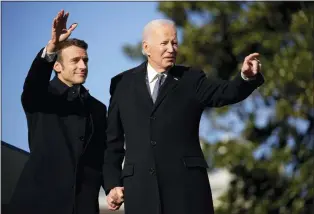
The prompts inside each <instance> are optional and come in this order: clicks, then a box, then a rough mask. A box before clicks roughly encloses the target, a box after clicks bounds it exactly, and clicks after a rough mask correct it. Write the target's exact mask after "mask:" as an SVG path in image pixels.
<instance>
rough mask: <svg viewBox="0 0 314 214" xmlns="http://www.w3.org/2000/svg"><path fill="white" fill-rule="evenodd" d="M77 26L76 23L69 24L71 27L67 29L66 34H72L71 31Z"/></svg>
mask: <svg viewBox="0 0 314 214" xmlns="http://www.w3.org/2000/svg"><path fill="white" fill-rule="evenodd" d="M77 25H78V24H77V23H73V24H71V26H70V27H69V29H68V32H70V33H72V31H73V30H74V29H75V28H76V27H77Z"/></svg>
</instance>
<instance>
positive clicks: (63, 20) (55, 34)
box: [51, 10, 77, 44]
mask: <svg viewBox="0 0 314 214" xmlns="http://www.w3.org/2000/svg"><path fill="white" fill-rule="evenodd" d="M68 17H69V13H68V12H67V13H64V10H61V11H60V12H59V13H58V15H57V16H56V17H55V18H54V19H53V24H52V32H51V42H52V43H53V44H57V43H59V42H62V41H64V40H66V39H67V38H68V37H69V36H70V35H71V33H72V31H73V30H74V29H75V28H76V26H77V24H72V25H71V26H70V27H69V29H67V27H66V24H67V20H68Z"/></svg>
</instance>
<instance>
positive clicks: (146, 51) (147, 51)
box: [142, 41, 150, 56]
mask: <svg viewBox="0 0 314 214" xmlns="http://www.w3.org/2000/svg"><path fill="white" fill-rule="evenodd" d="M142 47H143V50H144V52H145V53H146V55H147V56H150V48H149V45H148V43H147V42H146V41H143V43H142Z"/></svg>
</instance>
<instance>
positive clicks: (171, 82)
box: [152, 66, 179, 114]
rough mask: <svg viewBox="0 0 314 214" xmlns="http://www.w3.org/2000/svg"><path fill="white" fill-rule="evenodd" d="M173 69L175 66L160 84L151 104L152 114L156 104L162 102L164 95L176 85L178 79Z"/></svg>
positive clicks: (156, 106) (174, 68)
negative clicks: (152, 104)
mask: <svg viewBox="0 0 314 214" xmlns="http://www.w3.org/2000/svg"><path fill="white" fill-rule="evenodd" d="M175 70H176V67H175V66H174V67H173V68H171V69H170V70H169V72H168V75H167V78H166V80H165V82H164V84H163V85H162V86H161V88H160V91H159V94H158V96H157V99H156V102H155V104H154V106H153V109H152V114H153V113H154V112H155V111H156V110H157V108H158V106H159V105H160V104H161V103H162V101H163V100H164V99H165V97H166V96H167V95H168V94H169V93H170V92H171V91H173V90H174V89H175V88H176V87H177V85H178V82H179V80H178V78H177V77H176V76H175Z"/></svg>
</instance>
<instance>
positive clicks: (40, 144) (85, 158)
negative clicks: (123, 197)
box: [10, 51, 107, 214]
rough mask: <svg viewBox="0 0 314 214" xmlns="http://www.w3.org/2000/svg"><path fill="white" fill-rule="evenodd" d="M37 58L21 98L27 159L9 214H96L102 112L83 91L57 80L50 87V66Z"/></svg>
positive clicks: (102, 147)
mask: <svg viewBox="0 0 314 214" xmlns="http://www.w3.org/2000/svg"><path fill="white" fill-rule="evenodd" d="M41 54H42V51H40V52H39V53H38V55H37V56H36V58H35V60H34V61H33V64H32V66H31V68H30V70H29V73H28V75H27V78H26V80H25V84H24V89H23V93H22V105H23V108H24V110H25V113H26V117H27V124H28V140H29V148H30V157H29V160H28V161H27V163H26V164H25V167H24V170H23V172H22V174H21V176H20V179H19V182H18V184H17V186H16V189H15V193H14V195H13V197H12V200H11V205H10V208H11V212H10V213H12V214H13V213H16V214H21V213H23V214H43V213H45V214H50V213H51V214H56V213H58V214H72V213H73V211H74V213H78V214H81V213H82V214H93V213H98V212H99V206H98V195H99V190H100V186H101V184H102V183H103V182H102V164H103V159H104V151H105V149H106V144H105V143H106V135H105V131H104V130H105V129H106V114H107V111H106V106H105V105H104V104H102V103H101V102H100V101H98V100H96V99H95V98H94V97H92V96H91V95H90V94H89V93H88V91H87V90H86V89H85V88H84V87H83V86H81V90H80V91H78V90H77V89H78V88H76V87H71V88H69V87H68V86H66V85H65V84H64V83H62V82H61V81H60V80H59V79H58V78H57V77H55V78H54V79H53V80H52V81H50V76H51V72H52V68H53V64H54V62H52V63H48V62H47V61H46V60H45V59H43V58H41ZM79 93H80V94H79Z"/></svg>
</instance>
